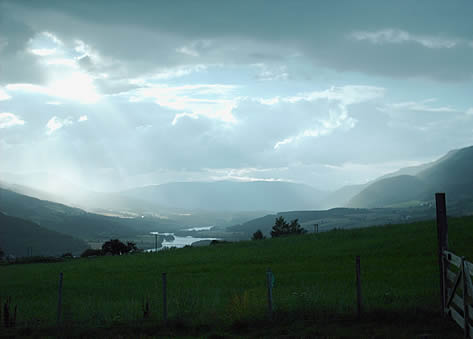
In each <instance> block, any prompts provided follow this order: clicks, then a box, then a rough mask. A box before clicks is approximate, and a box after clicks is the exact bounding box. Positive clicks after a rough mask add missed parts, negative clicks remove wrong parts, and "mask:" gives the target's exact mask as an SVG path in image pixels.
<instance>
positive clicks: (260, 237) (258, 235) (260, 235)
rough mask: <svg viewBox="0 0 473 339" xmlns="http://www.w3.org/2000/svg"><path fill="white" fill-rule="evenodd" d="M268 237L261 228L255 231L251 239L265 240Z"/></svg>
mask: <svg viewBox="0 0 473 339" xmlns="http://www.w3.org/2000/svg"><path fill="white" fill-rule="evenodd" d="M264 239H266V237H265V236H264V235H263V232H261V230H257V231H256V232H255V233H253V237H252V238H251V240H264Z"/></svg>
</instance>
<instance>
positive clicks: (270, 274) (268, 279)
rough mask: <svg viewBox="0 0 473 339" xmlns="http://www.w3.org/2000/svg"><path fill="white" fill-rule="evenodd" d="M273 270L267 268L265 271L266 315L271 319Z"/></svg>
mask: <svg viewBox="0 0 473 339" xmlns="http://www.w3.org/2000/svg"><path fill="white" fill-rule="evenodd" d="M273 281H274V278H273V272H271V269H270V268H268V271H267V272H266V283H267V285H268V316H269V318H270V319H273Z"/></svg>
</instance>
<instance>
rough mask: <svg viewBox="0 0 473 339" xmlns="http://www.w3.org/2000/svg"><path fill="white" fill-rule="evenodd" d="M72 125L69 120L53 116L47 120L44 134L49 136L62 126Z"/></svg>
mask: <svg viewBox="0 0 473 339" xmlns="http://www.w3.org/2000/svg"><path fill="white" fill-rule="evenodd" d="M72 123H73V122H72V120H71V119H70V118H66V119H59V118H58V117H56V116H54V117H52V118H51V119H49V121H48V123H47V124H46V134H47V135H51V134H53V133H54V132H55V131H57V130H58V129H61V128H63V127H64V126H68V125H71V124H72Z"/></svg>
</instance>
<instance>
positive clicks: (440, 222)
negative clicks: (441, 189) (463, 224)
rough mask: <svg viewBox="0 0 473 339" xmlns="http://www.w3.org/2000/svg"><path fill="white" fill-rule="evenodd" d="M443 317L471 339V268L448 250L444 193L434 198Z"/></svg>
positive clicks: (472, 311) (472, 313)
mask: <svg viewBox="0 0 473 339" xmlns="http://www.w3.org/2000/svg"><path fill="white" fill-rule="evenodd" d="M435 200H436V205H437V235H438V250H439V251H438V253H439V271H440V291H441V298H442V300H441V301H442V314H443V315H444V316H449V317H451V318H452V319H453V320H454V321H455V322H456V323H457V324H458V325H459V326H460V327H461V328H462V329H463V330H464V337H465V338H471V339H473V326H472V322H473V307H472V305H473V284H472V282H471V275H473V264H472V263H470V262H468V261H466V260H465V258H464V257H460V256H458V255H456V254H454V253H453V252H451V251H449V250H448V225H447V209H446V204H445V193H437V194H435Z"/></svg>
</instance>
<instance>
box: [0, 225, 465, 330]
mask: <svg viewBox="0 0 473 339" xmlns="http://www.w3.org/2000/svg"><path fill="white" fill-rule="evenodd" d="M436 243H437V235H436V226H435V222H434V221H428V222H418V223H413V224H403V225H389V226H383V227H371V228H364V229H355V230H346V231H345V230H336V231H331V232H327V233H319V234H310V235H304V236H295V237H288V238H280V239H269V240H264V241H247V242H240V243H236V244H222V245H216V246H210V247H200V248H184V249H179V250H167V251H163V252H159V253H157V254H138V255H128V256H121V257H100V258H89V259H87V258H85V259H75V260H71V261H68V262H61V263H52V264H28V265H8V266H0V298H1V301H4V299H5V297H7V296H11V297H12V303H13V304H16V305H18V316H17V326H16V327H17V329H14V330H12V329H5V328H3V327H2V326H0V336H1V335H18V336H29V335H37V336H48V335H55V334H57V333H58V332H57V331H58V329H57V328H56V310H57V300H58V292H57V290H58V276H59V273H60V272H63V274H64V284H63V321H62V325H61V326H62V328H61V329H60V330H59V331H60V333H63V334H64V333H65V335H66V336H87V337H90V336H100V337H115V336H118V335H121V336H125V337H127V336H129V337H137V336H142V337H146V336H154V335H169V336H173V335H177V336H212V335H215V336H217V335H225V336H254V337H259V336H266V337H277V336H285V335H290V336H306V337H315V336H334V337H344V336H346V337H395V338H397V337H406V338H415V337H418V336H421V335H424V334H431V335H433V336H434V337H441V338H456V337H461V336H462V330H461V329H460V328H459V327H458V328H457V326H456V325H455V324H454V323H453V321H450V320H443V319H442V318H441V317H440V315H439V306H440V303H439V300H440V297H439V294H440V291H439V273H438V266H437V252H436V251H437V249H436ZM472 243H473V217H463V218H455V219H449V244H450V249H451V250H452V251H454V252H455V253H457V254H459V255H463V256H466V257H467V259H469V260H470V261H471V260H472V259H473V247H472V246H471V244H472ZM356 255H360V256H361V270H362V290H363V298H364V311H365V312H364V315H363V316H362V318H361V319H357V317H356V314H355V310H356V304H355V302H356V299H355V298H356V294H355V291H356V290H355V256H356ZM268 268H271V270H272V271H273V273H274V275H275V284H274V290H273V296H274V307H275V313H274V317H273V320H272V321H271V320H269V319H268V317H267V291H266V275H265V272H266V270H267V269H268ZM162 272H167V277H168V314H169V321H168V323H167V324H164V323H163V321H162V285H161V273H162ZM145 300H148V301H149V308H150V316H149V318H148V319H143V304H144V301H145Z"/></svg>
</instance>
